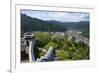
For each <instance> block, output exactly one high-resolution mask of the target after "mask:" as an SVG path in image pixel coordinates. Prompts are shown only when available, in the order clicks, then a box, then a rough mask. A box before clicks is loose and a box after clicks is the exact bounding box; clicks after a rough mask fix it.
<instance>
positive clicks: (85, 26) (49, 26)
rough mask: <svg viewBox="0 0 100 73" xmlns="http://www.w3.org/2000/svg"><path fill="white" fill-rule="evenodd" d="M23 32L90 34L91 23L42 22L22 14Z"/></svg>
mask: <svg viewBox="0 0 100 73" xmlns="http://www.w3.org/2000/svg"><path fill="white" fill-rule="evenodd" d="M21 30H22V32H31V31H61V32H63V31H67V30H77V31H81V32H86V33H88V34H89V21H81V22H60V21H55V20H49V21H45V20H41V19H37V18H32V17H30V16H27V15H25V14H21Z"/></svg>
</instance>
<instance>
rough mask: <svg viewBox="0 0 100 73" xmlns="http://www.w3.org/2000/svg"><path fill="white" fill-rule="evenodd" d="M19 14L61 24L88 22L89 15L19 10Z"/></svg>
mask: <svg viewBox="0 0 100 73" xmlns="http://www.w3.org/2000/svg"><path fill="white" fill-rule="evenodd" d="M21 14H26V15H28V16H30V17H32V18H38V19H41V20H55V21H61V22H80V21H89V19H90V16H89V13H83V12H54V11H51V12H50V11H34V10H33V11H32V10H21Z"/></svg>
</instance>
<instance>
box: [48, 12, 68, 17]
mask: <svg viewBox="0 0 100 73" xmlns="http://www.w3.org/2000/svg"><path fill="white" fill-rule="evenodd" d="M65 14H66V13H61V12H54V13H50V14H49V15H50V16H51V17H55V18H56V17H64V16H65Z"/></svg>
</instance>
